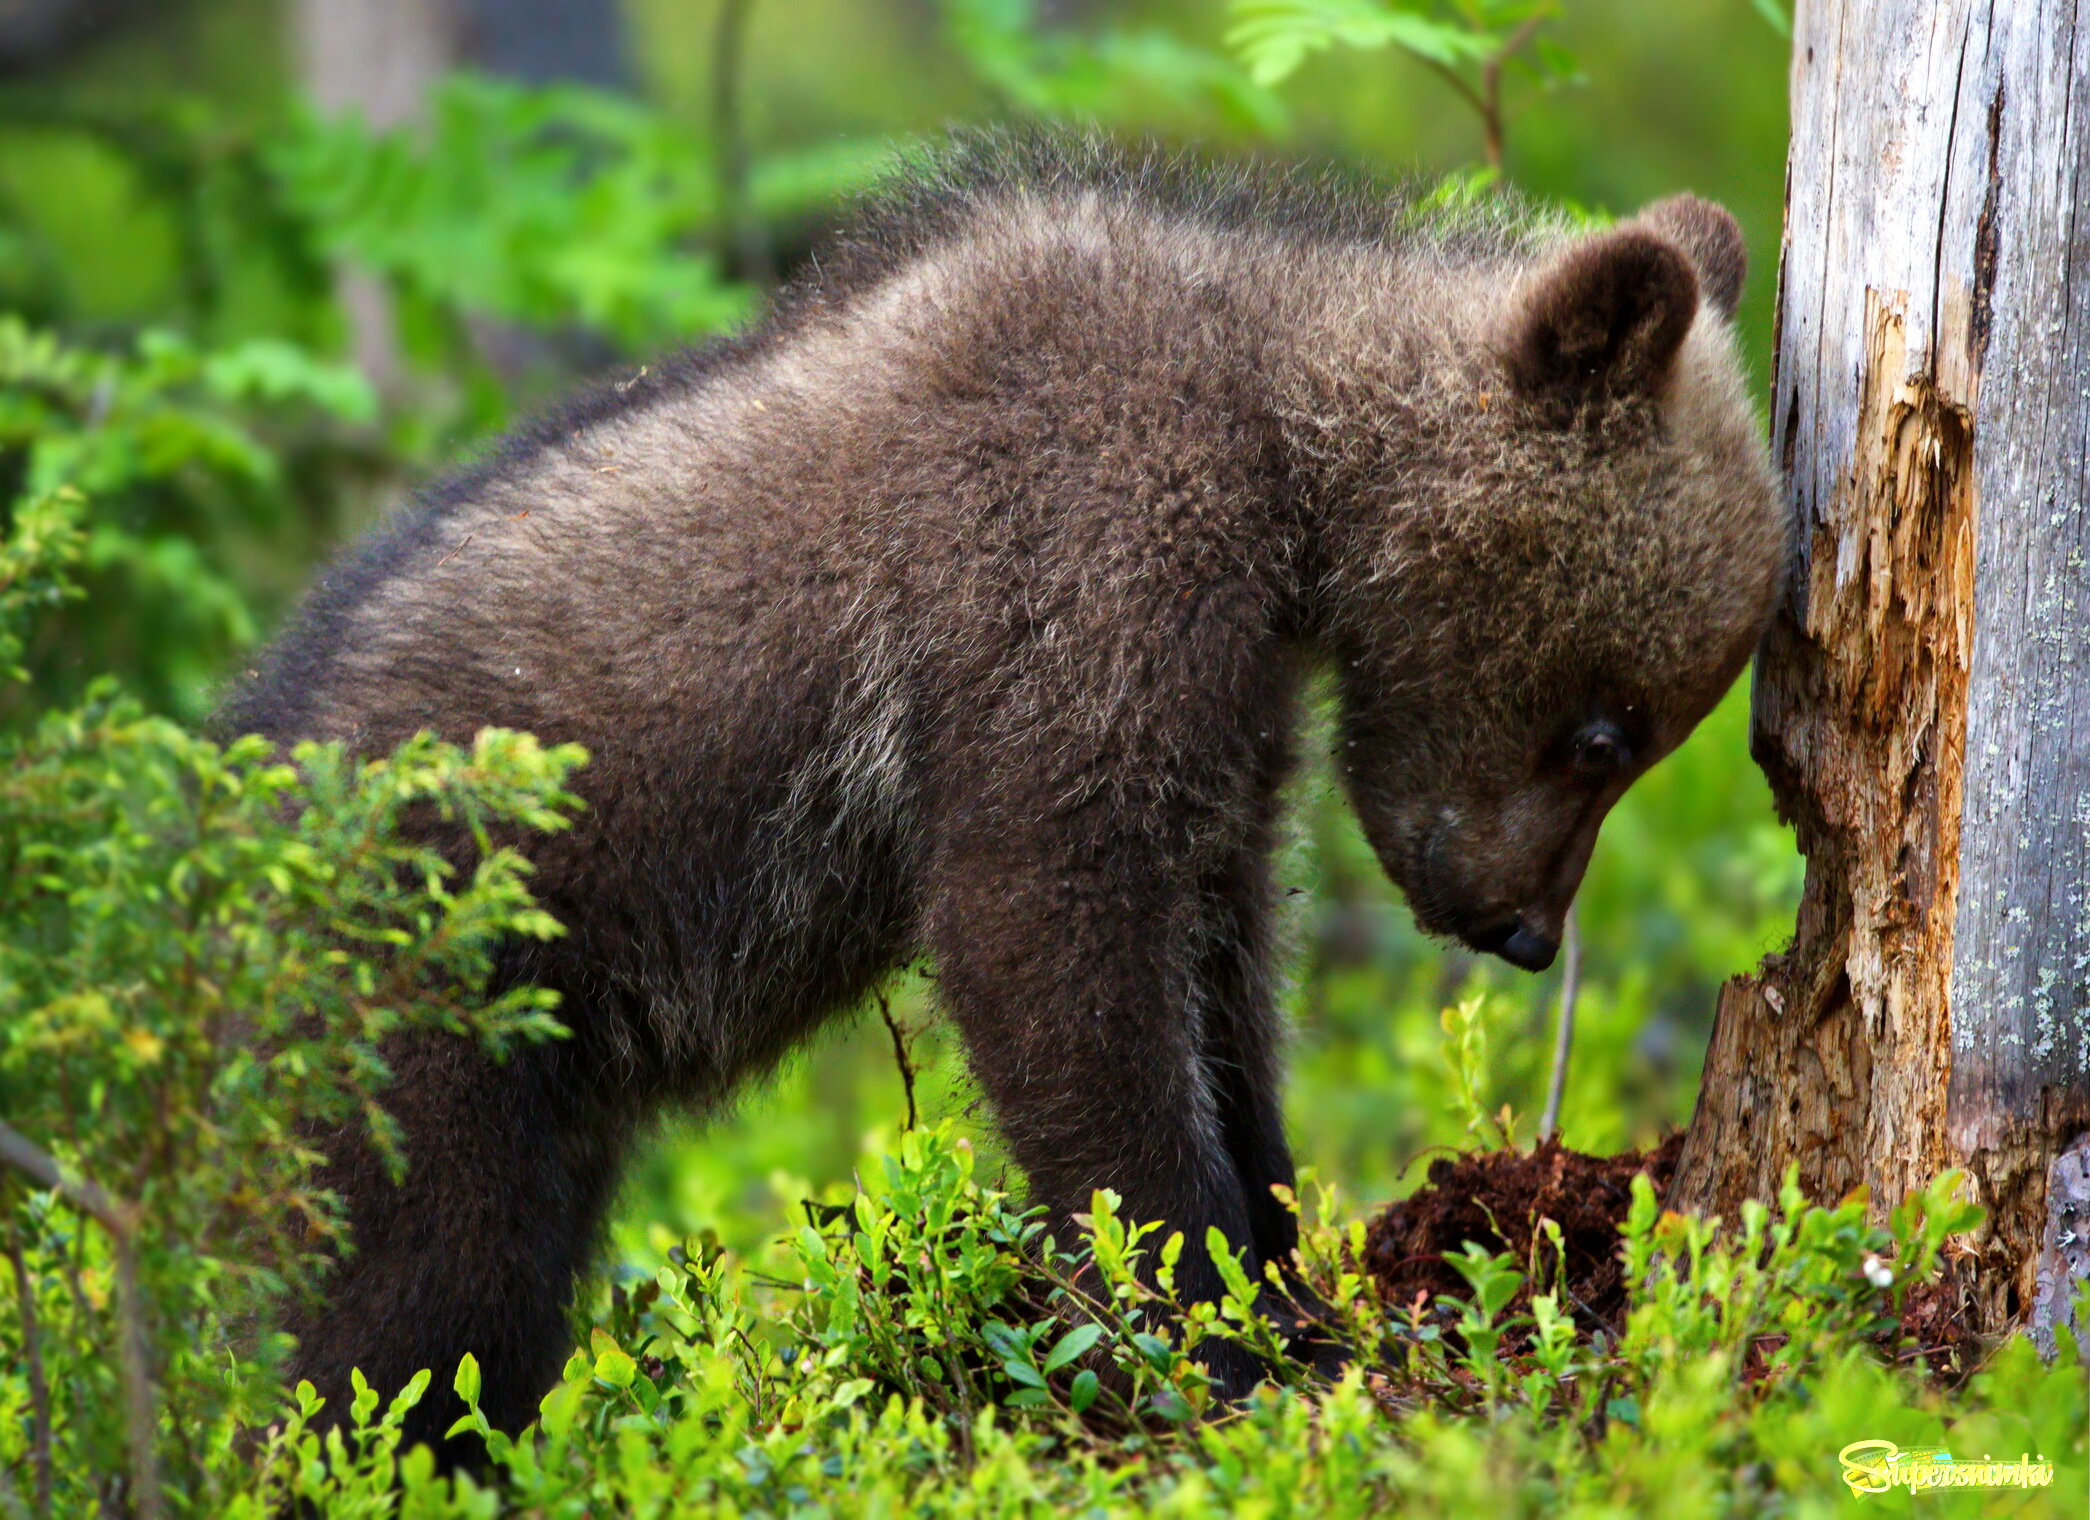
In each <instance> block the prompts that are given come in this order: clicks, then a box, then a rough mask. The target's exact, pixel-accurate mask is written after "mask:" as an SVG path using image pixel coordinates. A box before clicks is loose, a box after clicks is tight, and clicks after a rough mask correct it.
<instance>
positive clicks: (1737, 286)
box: [1633, 195, 1749, 320]
mask: <svg viewBox="0 0 2090 1520" xmlns="http://www.w3.org/2000/svg"><path fill="white" fill-rule="evenodd" d="M1633 220H1634V221H1636V222H1638V223H1640V224H1641V225H1642V226H1643V227H1651V228H1653V229H1654V230H1655V231H1656V232H1659V233H1660V234H1662V236H1664V237H1666V238H1668V239H1669V240H1670V241H1671V242H1672V243H1675V244H1676V245H1677V246H1678V247H1679V248H1681V249H1683V251H1684V252H1685V253H1687V254H1689V255H1690V256H1691V264H1692V267H1693V268H1695V269H1696V270H1697V271H1698V291H1699V294H1701V295H1703V296H1704V297H1705V299H1706V301H1707V303H1708V304H1710V305H1711V306H1712V307H1713V309H1714V310H1715V311H1717V312H1719V313H1720V315H1721V316H1723V317H1726V318H1728V319H1729V320H1732V319H1733V317H1734V309H1735V307H1736V306H1737V305H1738V304H1740V302H1741V299H1742V281H1743V279H1744V278H1745V277H1746V276H1747V275H1748V273H1749V252H1748V250H1747V249H1746V248H1745V247H1743V245H1742V229H1741V226H1740V224H1739V223H1737V222H1736V221H1735V219H1734V218H1733V217H1732V216H1730V215H1729V214H1728V211H1727V208H1726V207H1725V206H1716V205H1714V204H1713V203H1712V202H1711V201H1706V200H1700V199H1699V198H1698V197H1697V196H1695V195H1672V196H1670V197H1669V198H1668V199H1667V200H1660V201H1656V202H1655V203H1654V204H1653V205H1651V206H1646V207H1643V208H1642V209H1641V212H1640V214H1639V215H1638V216H1636V217H1634V218H1633Z"/></svg>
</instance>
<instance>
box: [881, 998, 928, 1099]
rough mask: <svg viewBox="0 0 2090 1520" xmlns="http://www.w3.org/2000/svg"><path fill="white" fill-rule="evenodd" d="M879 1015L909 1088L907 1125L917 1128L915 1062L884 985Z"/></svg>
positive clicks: (896, 1062) (901, 1081)
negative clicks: (909, 1057)
mask: <svg viewBox="0 0 2090 1520" xmlns="http://www.w3.org/2000/svg"><path fill="white" fill-rule="evenodd" d="M878 1016H879V1017H880V1018H881V1019H884V1020H885V1029H886V1033H888V1034H890V1035H891V1036H892V1037H893V1061H894V1063H895V1064H896V1065H898V1066H899V1068H900V1085H901V1086H902V1087H904V1088H906V1089H907V1127H908V1128H909V1129H915V1128H917V1127H918V1126H919V1124H920V1122H921V1121H920V1119H919V1118H918V1117H917V1115H916V1113H915V1108H914V1062H912V1061H911V1060H909V1059H908V1058H907V1039H906V1036H905V1035H904V1034H903V1033H902V1031H901V1029H900V1021H899V1020H898V1019H896V1018H894V1017H893V1005H892V1003H891V1001H890V1000H889V999H888V998H887V997H886V995H885V989H884V988H883V987H881V988H879V989H878Z"/></svg>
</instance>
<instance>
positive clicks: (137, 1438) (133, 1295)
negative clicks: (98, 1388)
mask: <svg viewBox="0 0 2090 1520" xmlns="http://www.w3.org/2000/svg"><path fill="white" fill-rule="evenodd" d="M0 1161H4V1162H6V1163H7V1164H8V1165H10V1166H12V1167H14V1168H15V1169H16V1170H17V1171H20V1172H24V1173H26V1174H27V1175H28V1177H29V1179H30V1180H31V1181H32V1182H34V1183H36V1185H37V1186H38V1187H43V1188H49V1189H50V1190H51V1191H52V1192H54V1193H56V1194H57V1195H58V1196H59V1197H61V1198H63V1199H64V1200H65V1201H66V1202H67V1203H69V1204H71V1205H72V1206H73V1207H74V1208H76V1209H78V1210H80V1211H81V1212H82V1213H84V1214H87V1215H90V1216H91V1217H93V1218H94V1219H96V1220H98V1221H99V1222H100V1223H101V1226H102V1228H104V1229H105V1230H107V1231H108V1232H109V1241H110V1244H111V1245H112V1246H113V1247H114V1249H115V1254H116V1304H117V1313H118V1316H119V1317H120V1318H121V1320H122V1334H121V1338H120V1342H119V1345H118V1348H117V1361H118V1364H119V1366H120V1367H121V1369H122V1373H123V1390H124V1415H125V1424H126V1425H127V1426H128V1428H129V1429H128V1433H129V1436H130V1445H131V1496H130V1497H131V1506H132V1510H133V1513H135V1514H136V1515H138V1516H140V1517H141V1520H160V1516H161V1515H163V1514H164V1513H166V1511H165V1508H164V1507H163V1505H162V1503H161V1495H160V1471H159V1459H158V1457H157V1455H156V1454H155V1453H154V1451H153V1439H152V1438H153V1430H154V1428H155V1427H156V1425H157V1424H158V1421H157V1419H156V1418H155V1416H154V1413H153V1398H152V1374H151V1370H150V1368H151V1363H150V1360H149V1357H148V1353H147V1339H146V1334H145V1300H144V1298H143V1297H142V1296H141V1295H140V1294H139V1291H138V1252H137V1245H136V1238H137V1233H138V1223H139V1217H140V1216H139V1213H138V1208H137V1205H135V1204H132V1203H127V1202H125V1201H124V1200H123V1199H121V1198H117V1197H114V1196H112V1195H111V1194H110V1193H108V1192H107V1191H106V1190H104V1189H103V1188H102V1187H101V1186H100V1185H99V1184H98V1183H96V1182H94V1181H92V1180H91V1179H89V1178H86V1177H78V1176H67V1175H66V1174H65V1173H64V1172H63V1171H62V1170H60V1169H59V1166H58V1163H57V1161H55V1160H54V1159H52V1157H51V1156H50V1155H49V1154H48V1153H47V1152H46V1151H44V1150H43V1148H42V1147H40V1146H38V1145H37V1144H35V1142H33V1141H31V1140H30V1139H29V1138H28V1137H27V1136H26V1135H23V1134H22V1133H21V1132H20V1131H19V1130H17V1129H15V1128H14V1127H13V1126H12V1125H10V1124H8V1123H7V1122H6V1121H5V1120H0Z"/></svg>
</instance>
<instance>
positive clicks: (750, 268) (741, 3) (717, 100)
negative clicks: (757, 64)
mask: <svg viewBox="0 0 2090 1520" xmlns="http://www.w3.org/2000/svg"><path fill="white" fill-rule="evenodd" d="M754 3H755V0H724V3H723V4H721V5H720V6H719V12H718V31H717V32H716V33H714V34H713V37H712V44H711V144H712V151H713V152H714V153H716V154H717V155H718V219H719V230H720V232H721V234H722V235H723V241H724V244H725V249H726V253H727V255H728V260H727V261H728V262H729V263H730V264H732V265H733V266H734V273H736V274H738V275H739V276H740V278H742V279H743V280H748V281H751V282H752V283H754V284H756V285H762V286H769V285H774V284H775V283H776V267H775V265H774V263H773V262H772V261H771V259H770V253H769V240H768V238H766V237H765V236H764V235H763V229H762V221H761V218H760V217H759V216H758V215H757V214H756V212H755V205H754V199H753V197H752V196H751V195H750V194H749V191H748V148H747V128H746V123H745V122H744V121H743V120H742V119H741V109H740V75H741V70H742V65H743V63H744V61H745V57H746V51H747V49H746V42H747V18H748V12H749V11H751V10H753V9H754Z"/></svg>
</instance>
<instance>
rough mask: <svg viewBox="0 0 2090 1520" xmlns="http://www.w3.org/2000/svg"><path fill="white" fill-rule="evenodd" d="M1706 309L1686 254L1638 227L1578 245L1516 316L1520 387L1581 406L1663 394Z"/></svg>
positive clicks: (1512, 349) (1535, 286)
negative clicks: (1701, 307)
mask: <svg viewBox="0 0 2090 1520" xmlns="http://www.w3.org/2000/svg"><path fill="white" fill-rule="evenodd" d="M1697 311H1698V277H1697V275H1695V274H1694V273H1693V272H1692V270H1691V262H1690V260H1689V259H1688V258H1686V257H1685V255H1684V253H1683V250H1682V249H1680V248H1679V247H1678V246H1677V245H1676V244H1675V243H1673V242H1671V241H1670V240H1669V239H1668V238H1666V237H1663V236H1661V235H1659V234H1657V233H1655V232H1652V231H1650V230H1649V229H1647V228H1645V227H1640V226H1635V225H1633V224H1631V223H1628V224H1627V225H1625V226H1623V227H1619V228H1616V229H1614V230H1613V231H1610V232H1602V233H1598V234H1596V235H1595V236H1592V237H1587V238H1583V239H1581V240H1580V241H1578V242H1576V243H1573V244H1570V245H1569V246H1568V248H1567V249H1566V250H1565V251H1564V252H1562V253H1560V254H1559V255H1557V256H1556V257H1555V258H1554V260H1553V262H1552V263H1551V264H1550V265H1549V266H1547V267H1546V268H1544V269H1541V270H1540V271H1539V272H1538V274H1537V275H1536V276H1534V277H1533V279H1532V281H1531V283H1530V285H1529V286H1527V287H1526V289H1525V291H1524V294H1523V296H1522V298H1521V300H1520V301H1519V303H1518V306H1517V309H1516V312H1515V314H1514V315H1513V316H1512V317H1511V318H1510V326H1509V335H1508V343H1507V346H1506V349H1505V352H1504V360H1505V362H1506V364H1507V365H1508V368H1509V378H1510V383H1511V384H1512V385H1514V386H1515V387H1516V388H1517V389H1518V390H1519V391H1521V392H1523V393H1524V394H1525V395H1526V396H1528V397H1530V398H1532V399H1533V400H1536V401H1542V402H1551V403H1555V404H1559V405H1565V406H1567V407H1569V408H1577V407H1579V406H1580V405H1582V404H1583V403H1585V402H1595V401H1602V400H1604V399H1605V398H1607V397H1614V396H1632V395H1641V396H1649V395H1653V394H1654V393H1655V392H1656V391H1657V390H1659V389H1660V388H1661V386H1662V383H1663V381H1665V380H1666V379H1667V378H1668V377H1669V369H1670V366H1671V365H1672V364H1673V363H1674V362H1675V360H1676V352H1677V350H1678V349H1679V348H1681V347H1682V346H1683V341H1684V334H1686V333H1687V332H1689V331H1690V330H1691V319H1692V317H1693V316H1695V315H1696V314H1697Z"/></svg>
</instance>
